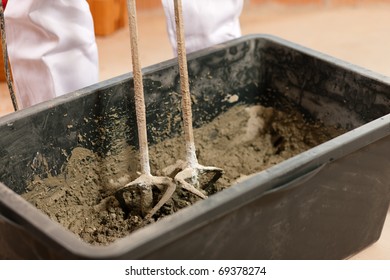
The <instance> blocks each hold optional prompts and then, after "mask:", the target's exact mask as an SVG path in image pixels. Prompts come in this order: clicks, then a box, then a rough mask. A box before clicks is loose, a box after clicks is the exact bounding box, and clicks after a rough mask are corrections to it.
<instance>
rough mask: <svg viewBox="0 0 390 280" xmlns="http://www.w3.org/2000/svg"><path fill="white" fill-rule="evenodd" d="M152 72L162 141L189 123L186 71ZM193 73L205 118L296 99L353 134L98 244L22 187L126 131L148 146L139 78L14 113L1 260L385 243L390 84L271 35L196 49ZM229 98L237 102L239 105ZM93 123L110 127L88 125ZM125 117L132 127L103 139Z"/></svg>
mask: <svg viewBox="0 0 390 280" xmlns="http://www.w3.org/2000/svg"><path fill="white" fill-rule="evenodd" d="M144 72H145V86H146V91H145V92H146V95H147V96H146V103H147V113H148V116H147V118H148V123H149V125H148V130H149V137H150V142H151V143H152V144H153V143H154V142H156V140H161V139H160V138H161V137H162V136H161V135H162V133H161V132H162V131H165V132H166V133H165V134H164V135H165V136H164V137H172V136H174V135H177V134H179V133H180V131H181V129H180V122H174V121H173V119H177V116H179V115H180V112H179V108H180V106H179V105H180V98H179V96H178V95H177V94H172V93H173V92H179V83H178V81H179V75H178V69H177V66H176V61H173V60H171V61H167V62H164V63H161V64H158V65H154V66H151V67H148V68H146V69H144ZM189 73H190V79H191V90H192V94H193V95H194V97H196V99H197V101H198V102H196V103H195V104H194V105H193V112H194V123H195V126H197V125H198V124H199V123H201V122H204V121H208V120H212V119H213V118H214V117H215V116H217V115H218V114H220V113H221V112H224V111H226V110H227V109H228V108H229V107H231V106H235V105H237V104H262V105H265V106H274V107H278V106H281V105H282V104H284V105H285V104H288V103H290V104H294V105H298V106H299V107H300V108H301V109H302V111H303V112H305V114H306V115H310V117H312V118H315V119H317V120H320V121H322V122H324V123H325V124H327V125H335V126H339V127H342V128H345V129H346V130H347V131H348V132H347V133H345V134H343V135H341V136H339V137H337V138H334V139H331V140H330V141H328V142H326V143H324V144H321V145H319V146H317V147H315V148H312V149H310V150H308V151H307V152H304V153H301V154H299V155H297V156H295V157H293V158H291V159H289V160H286V161H284V162H282V163H280V164H278V165H276V166H274V167H272V168H269V169H268V170H266V171H263V172H260V173H259V174H257V175H255V176H254V177H252V178H250V179H248V180H246V181H244V182H242V183H240V184H237V185H234V186H232V187H231V188H229V189H227V190H224V191H222V192H220V193H218V194H216V195H213V196H211V197H209V198H208V199H206V200H204V201H200V202H198V203H196V204H195V205H193V206H191V207H188V208H186V209H183V210H181V211H179V212H178V213H176V214H174V215H172V216H170V217H168V218H165V219H163V220H161V221H159V222H157V223H155V224H152V225H149V226H147V227H145V228H143V229H141V230H138V231H136V232H134V233H132V234H131V235H129V236H128V237H125V238H122V239H120V240H118V241H117V242H115V243H113V244H111V245H109V246H103V247H97V246H92V245H88V244H86V243H84V242H83V241H81V240H80V239H79V238H78V237H76V236H75V235H74V234H72V233H70V232H68V231H67V230H65V229H64V228H63V227H62V226H60V225H59V224H57V223H55V222H53V221H51V220H50V219H49V218H48V217H47V216H46V215H44V214H42V213H41V212H40V211H39V210H37V209H36V208H35V207H33V206H32V205H31V204H29V203H27V202H26V201H25V200H24V199H23V198H21V196H19V194H21V193H23V192H24V191H25V188H26V182H27V181H29V180H31V179H32V177H33V176H34V175H41V176H43V175H44V174H40V172H44V171H43V170H44V169H45V168H43V165H42V164H43V162H42V160H41V159H43V158H45V159H46V160H47V162H44V165H45V166H46V167H49V168H50V172H51V173H52V174H58V173H60V172H61V167H62V166H63V165H64V164H65V163H66V162H65V161H66V156H65V155H66V154H69V153H70V151H71V150H72V149H73V148H75V147H79V146H83V147H86V148H88V149H91V150H93V151H95V152H97V153H99V154H104V153H107V152H108V151H109V150H110V148H111V146H110V145H111V144H112V143H113V142H114V141H115V140H118V139H119V138H123V139H126V141H127V142H128V143H129V144H131V145H136V143H137V138H136V132H135V131H136V124H135V122H134V120H135V116H134V114H135V113H134V104H133V93H132V92H130V94H129V89H132V86H131V85H130V84H131V83H130V81H131V79H132V76H131V74H126V75H123V76H120V77H116V78H113V79H110V80H108V81H105V82H102V83H99V84H96V85H94V86H91V87H88V88H85V89H83V90H80V91H77V92H74V93H70V94H68V95H66V96H63V97H60V98H56V99H54V100H52V101H49V102H45V103H42V104H40V105H38V106H34V107H32V108H29V109H26V110H22V111H20V112H17V113H13V114H10V115H7V116H5V117H2V118H0V136H1V137H0V169H1V171H0V181H1V182H2V183H3V184H0V256H1V257H2V258H56V259H57V258H104V259H117V258H118V259H122V258H141V259H183V258H184V259H341V258H346V257H349V256H351V255H353V254H355V253H357V252H359V251H360V250H362V249H363V248H365V247H367V246H369V245H370V244H372V243H374V242H375V241H376V240H378V238H379V237H380V234H381V230H382V227H383V224H384V221H385V217H386V213H387V211H388V209H389V201H390V186H389V184H390V183H389V182H390V172H389V170H390V148H389V147H390V145H389V144H390V115H389V113H390V79H388V78H385V77H383V76H381V75H378V74H374V73H371V72H369V71H367V70H364V69H361V68H359V67H356V66H353V65H350V64H348V63H344V62H342V61H339V60H337V59H334V58H332V57H329V56H326V55H323V54H320V53H318V52H315V51H312V50H309V49H306V48H303V47H301V46H298V45H295V44H292V43H290V42H286V41H284V40H281V39H278V38H275V37H271V36H262V35H256V36H248V37H243V38H240V39H238V40H234V41H231V42H228V43H226V44H222V45H218V46H215V47H212V48H209V49H207V50H204V51H200V52H197V53H194V54H192V55H190V56H189ZM228 94H229V95H231V94H235V95H237V96H238V101H237V102H233V103H232V102H228V101H227V100H229V98H227V97H228V96H227V95H228ZM230 101H231V100H230ZM167 111H169V112H170V113H171V114H169V116H168V117H167V114H166V112H167ZM91 117H92V118H93V119H96V120H97V121H95V122H86V121H85V120H86V119H87V118H91ZM170 117H171V118H172V120H169V119H167V118H170ZM123 118H125V119H126V120H127V123H126V127H125V129H123V127H122V128H120V129H119V130H121V129H123V133H117V134H112V135H110V137H102V135H101V134H102V133H103V132H102V131H107V129H108V130H110V129H111V130H112V129H115V123H116V122H117V121H118V119H123ZM164 119H167V120H166V121H165V122H164ZM157 120H159V121H158V125H156V124H157ZM101 128H104V129H101ZM80 135H82V138H83V140H84V141H81V139H80ZM158 137H160V138H158ZM115 138H118V139H115Z"/></svg>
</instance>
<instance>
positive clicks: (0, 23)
mask: <svg viewBox="0 0 390 280" xmlns="http://www.w3.org/2000/svg"><path fill="white" fill-rule="evenodd" d="M0 26H1V47H2V51H3V60H4V70H5V78H6V80H7V86H8V90H9V94H10V96H11V101H12V105H13V106H14V110H15V111H17V110H19V106H18V102H17V101H16V96H15V91H14V86H13V83H12V78H11V71H10V69H9V59H8V50H7V43H6V42H7V41H6V34H5V19H4V9H3V5H2V4H1V3H0Z"/></svg>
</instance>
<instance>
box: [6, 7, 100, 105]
mask: <svg viewBox="0 0 390 280" xmlns="http://www.w3.org/2000/svg"><path fill="white" fill-rule="evenodd" d="M5 20H6V34H7V45H8V53H9V59H10V64H11V68H12V75H13V79H14V83H15V92H16V95H17V98H18V103H19V104H18V105H19V107H20V108H26V107H28V106H31V105H34V104H36V103H39V102H42V101H45V100H48V99H51V98H53V97H56V96H59V95H62V94H65V93H68V92H71V91H74V90H77V89H80V88H82V87H85V86H88V85H91V84H94V83H97V82H98V52H97V46H96V42H95V34H94V28H93V20H92V16H91V13H90V10H89V6H88V3H87V1H80V0H67V1H48V0H23V1H9V2H8V5H7V8H6V9H5Z"/></svg>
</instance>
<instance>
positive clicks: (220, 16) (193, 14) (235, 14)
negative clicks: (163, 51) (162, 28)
mask: <svg viewBox="0 0 390 280" xmlns="http://www.w3.org/2000/svg"><path fill="white" fill-rule="evenodd" d="M162 4H163V7H164V11H165V16H166V18H167V29H168V35H169V39H170V41H171V44H172V47H173V50H174V53H175V54H177V46H176V44H177V43H176V26H175V12H174V4H173V0H162ZM182 5H183V18H184V29H185V40H186V41H185V44H186V49H187V52H188V53H190V52H193V51H196V50H199V49H203V48H206V47H209V46H212V45H215V44H219V43H222V42H225V41H227V40H231V39H234V38H237V37H239V36H241V28H240V21H239V17H240V14H241V11H242V7H243V0H182Z"/></svg>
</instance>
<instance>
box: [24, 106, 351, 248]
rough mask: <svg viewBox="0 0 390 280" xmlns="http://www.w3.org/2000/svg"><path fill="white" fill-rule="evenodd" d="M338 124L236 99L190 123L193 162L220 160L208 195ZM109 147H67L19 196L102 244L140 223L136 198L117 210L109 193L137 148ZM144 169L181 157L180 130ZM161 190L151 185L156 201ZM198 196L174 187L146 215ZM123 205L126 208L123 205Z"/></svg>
mask: <svg viewBox="0 0 390 280" xmlns="http://www.w3.org/2000/svg"><path fill="white" fill-rule="evenodd" d="M343 132H344V131H341V130H340V129H336V128H334V127H327V126H324V125H323V124H321V123H318V122H309V121H306V120H305V119H304V117H303V116H302V114H301V113H299V112H298V111H291V112H289V113H285V112H282V111H278V110H275V109H273V108H265V107H262V106H250V107H247V106H244V105H237V106H234V107H233V108H231V109H229V110H228V111H227V112H225V113H223V114H221V115H220V116H218V117H217V118H215V119H214V120H213V121H212V122H210V123H208V124H206V125H204V126H202V127H201V128H198V129H195V131H194V134H195V141H196V147H197V155H198V160H199V163H200V164H203V165H209V166H216V167H220V168H222V169H223V170H224V174H223V176H222V177H221V178H220V179H219V180H218V182H217V183H215V184H214V185H213V186H211V187H210V188H208V189H207V190H204V191H205V192H207V194H208V195H213V194H214V193H216V192H219V191H221V190H223V189H225V188H227V187H229V186H231V185H233V184H234V183H235V182H236V181H238V180H242V179H245V177H246V176H248V175H251V174H254V173H256V172H259V171H262V170H264V169H267V168H269V167H271V166H273V165H275V164H277V163H280V162H282V161H284V160H286V159H288V158H290V157H292V156H294V155H297V154H299V153H302V152H304V151H306V150H308V149H310V148H312V147H314V146H317V145H319V144H321V143H323V142H325V141H327V140H330V139H332V138H334V137H336V136H338V135H340V134H342V133H343ZM117 146H118V149H117V151H118V152H117V153H112V154H111V155H108V156H105V157H100V156H98V155H97V154H94V153H93V152H92V151H90V150H88V149H85V148H81V147H80V148H75V149H74V150H73V151H72V154H71V155H70V158H69V160H68V162H67V163H66V166H64V171H63V172H62V174H60V175H58V176H55V177H53V176H50V175H49V177H48V178H44V179H40V178H39V177H36V178H35V179H34V180H33V181H32V182H29V184H28V188H27V190H28V191H27V192H26V193H25V194H23V197H24V198H25V199H26V200H28V201H29V202H31V203H32V204H33V205H35V206H36V207H37V208H38V209H40V210H42V211H43V212H44V213H46V214H47V215H48V216H49V217H50V218H52V219H53V220H54V221H57V222H59V223H60V224H62V225H63V226H64V227H65V228H67V229H69V230H70V231H72V232H73V233H75V234H76V235H78V236H79V237H80V238H81V239H82V240H84V241H86V242H88V243H91V244H95V245H106V244H109V243H111V242H113V241H115V240H116V239H118V238H121V237H124V236H126V235H128V234H129V233H131V232H133V231H135V230H137V229H138V228H140V227H142V226H144V224H145V223H144V221H143V218H142V214H141V211H140V210H139V208H141V207H142V202H141V201H140V199H139V197H137V193H136V192H129V193H128V194H127V196H128V197H127V202H128V203H130V204H131V203H132V204H133V207H132V208H131V211H130V212H128V211H124V209H122V208H121V206H120V205H119V203H118V201H117V199H116V198H115V197H114V195H113V193H114V192H115V190H116V189H118V188H120V187H122V186H124V185H125V184H126V183H128V182H130V181H131V180H133V179H135V178H136V177H138V174H137V173H136V172H133V171H130V170H134V169H135V168H137V167H138V165H139V160H138V153H137V151H135V150H134V149H133V148H132V147H129V146H127V145H126V144H124V143H118V145H117ZM150 158H151V169H152V174H155V175H163V174H162V173H163V169H164V168H166V167H168V166H171V165H173V164H175V162H176V161H177V160H180V159H184V158H185V146H184V139H183V138H182V137H177V138H172V139H168V140H164V141H162V142H160V143H158V144H156V145H153V146H151V147H150ZM161 195H162V193H161V191H160V190H159V189H157V188H156V189H153V199H154V201H155V203H157V202H158V200H159V198H160V197H161ZM199 199H200V198H198V197H197V196H195V195H193V194H191V193H189V192H187V191H185V190H183V189H181V188H177V189H176V191H175V193H174V194H173V196H172V197H171V199H170V200H169V201H168V202H167V203H166V204H164V206H163V207H162V208H161V209H160V210H159V211H158V212H157V213H156V214H155V215H154V216H153V219H154V220H153V221H152V222H155V221H158V220H159V219H161V218H163V217H164V216H167V215H170V214H172V213H174V212H176V211H178V210H180V209H182V208H184V207H187V206H189V205H191V204H193V203H195V202H196V201H198V200H199ZM126 210H128V209H126Z"/></svg>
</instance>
